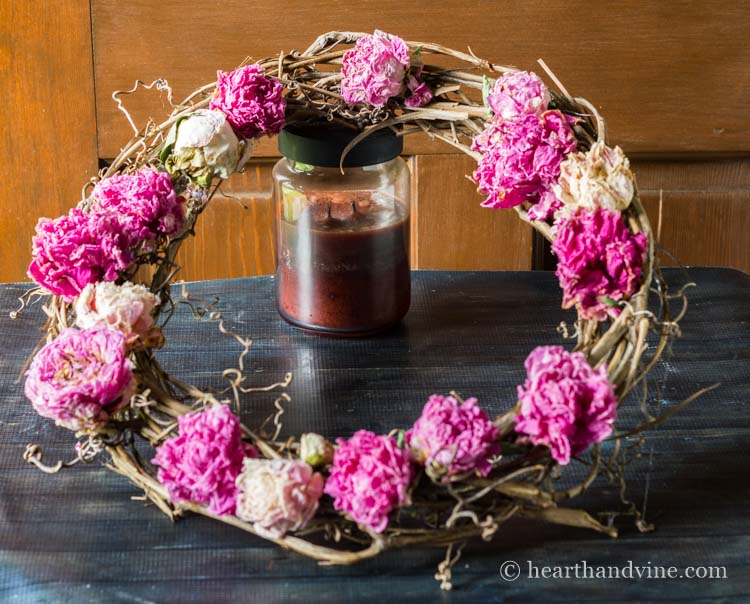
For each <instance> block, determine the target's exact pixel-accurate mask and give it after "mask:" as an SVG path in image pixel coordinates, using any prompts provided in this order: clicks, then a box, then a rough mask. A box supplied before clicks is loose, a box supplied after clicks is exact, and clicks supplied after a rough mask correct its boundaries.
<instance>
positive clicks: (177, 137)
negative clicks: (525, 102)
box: [161, 109, 252, 187]
mask: <svg viewBox="0 0 750 604" xmlns="http://www.w3.org/2000/svg"><path fill="white" fill-rule="evenodd" d="M251 153H252V143H251V142H250V141H240V140H239V139H238V138H237V135H236V134H235V133H234V130H232V127H231V126H230V125H229V122H228V121H227V117H226V115H224V114H223V113H222V112H221V111H217V110H213V109H198V110H196V111H195V112H194V113H192V114H191V115H189V116H188V117H186V118H185V119H182V120H180V121H179V122H177V123H176V124H175V125H174V126H172V128H171V129H170V131H169V133H168V134H167V140H166V142H165V144H164V150H163V151H162V157H161V159H162V161H163V162H164V165H165V166H166V167H167V170H168V171H169V172H170V173H171V172H175V171H177V170H181V171H183V172H184V173H185V174H187V175H188V177H189V178H190V179H191V180H192V181H194V182H196V183H197V184H199V185H201V186H204V187H206V186H208V185H209V184H210V183H211V180H213V178H215V177H218V178H229V176H230V175H231V174H232V173H233V172H236V171H238V170H241V169H242V167H243V166H244V165H245V163H247V161H248V160H249V159H250V155H251Z"/></svg>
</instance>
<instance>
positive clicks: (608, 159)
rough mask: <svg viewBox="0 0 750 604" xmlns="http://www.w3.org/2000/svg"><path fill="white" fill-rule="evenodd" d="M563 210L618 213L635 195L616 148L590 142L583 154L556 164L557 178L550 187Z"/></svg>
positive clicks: (631, 178) (627, 166) (627, 168)
mask: <svg viewBox="0 0 750 604" xmlns="http://www.w3.org/2000/svg"><path fill="white" fill-rule="evenodd" d="M552 189H553V190H554V191H555V193H556V195H557V197H559V198H560V200H562V202H563V203H564V204H565V206H566V210H568V209H569V210H571V211H575V210H576V209H577V208H585V209H587V210H593V209H594V208H606V209H607V210H612V211H615V212H622V211H624V210H626V209H627V208H628V206H629V205H630V202H631V201H632V200H633V195H634V194H635V177H634V176H633V172H631V170H630V162H629V161H628V158H627V157H625V153H623V151H622V149H620V147H615V148H614V149H613V148H611V147H607V145H605V144H604V143H602V142H597V143H594V144H593V145H592V146H591V149H589V150H588V151H587V152H586V153H571V154H570V155H568V157H567V158H566V159H565V160H564V161H563V162H562V163H561V164H560V178H559V179H558V181H557V183H555V184H554V185H552Z"/></svg>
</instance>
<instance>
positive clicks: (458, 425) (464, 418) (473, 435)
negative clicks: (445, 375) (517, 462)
mask: <svg viewBox="0 0 750 604" xmlns="http://www.w3.org/2000/svg"><path fill="white" fill-rule="evenodd" d="M498 438H499V433H498V431H497V428H495V426H493V425H492V422H491V421H490V420H489V418H488V417H487V414H486V413H485V412H484V411H482V409H480V408H479V407H478V406H477V399H475V398H470V399H467V400H466V401H464V402H463V403H459V402H458V401H457V400H456V399H455V398H453V397H452V396H440V395H438V394H433V395H432V396H431V397H430V399H429V400H428V401H427V404H426V405H425V406H424V409H422V415H421V416H420V418H419V419H418V420H417V421H416V423H415V424H414V427H413V428H412V429H411V430H409V431H408V432H407V433H406V441H407V443H408V444H409V447H410V449H411V452H412V455H413V456H414V458H415V459H416V460H417V461H418V462H420V463H422V464H424V465H426V466H430V467H431V468H432V470H433V471H434V472H435V473H436V474H437V475H444V476H446V478H447V477H449V476H453V475H456V474H463V473H466V472H477V473H478V474H480V475H481V476H486V475H487V474H488V473H489V471H490V470H491V469H492V464H491V463H490V457H492V456H493V455H495V454H497V453H498V452H499V451H500V444H499V443H498V442H497V441H498Z"/></svg>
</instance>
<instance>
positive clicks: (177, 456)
mask: <svg viewBox="0 0 750 604" xmlns="http://www.w3.org/2000/svg"><path fill="white" fill-rule="evenodd" d="M177 423H178V425H179V434H178V435H177V436H172V437H171V438H168V439H167V440H165V441H164V442H163V443H162V444H161V445H159V446H158V447H157V448H156V456H155V457H154V459H153V460H152V463H153V464H154V465H156V466H159V471H158V472H157V477H158V479H159V482H161V483H162V484H163V485H164V486H165V487H166V488H167V492H168V493H169V499H170V501H172V502H178V501H192V502H194V503H202V504H207V506H208V511H209V512H211V513H212V514H220V515H223V514H234V512H235V507H236V503H237V487H236V486H235V480H236V479H237V476H238V475H239V473H240V471H241V470H242V462H243V460H244V459H245V457H246V456H247V457H257V455H258V454H257V451H256V450H255V449H254V448H253V447H252V446H250V445H246V444H243V442H242V432H241V430H240V420H239V419H238V418H237V416H236V415H234V413H232V411H231V410H230V409H229V406H228V405H212V406H210V407H206V408H205V409H202V410H201V411H196V412H195V413H187V414H185V415H181V416H180V417H179V418H178V420H177Z"/></svg>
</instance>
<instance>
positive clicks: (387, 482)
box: [325, 430, 413, 533]
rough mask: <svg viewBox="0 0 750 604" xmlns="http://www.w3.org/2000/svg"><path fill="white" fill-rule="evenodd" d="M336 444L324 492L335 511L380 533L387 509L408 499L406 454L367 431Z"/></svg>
mask: <svg viewBox="0 0 750 604" xmlns="http://www.w3.org/2000/svg"><path fill="white" fill-rule="evenodd" d="M337 443H338V448H337V449H336V452H335V453H334V456H333V466H332V467H331V473H330V476H329V477H328V480H327V481H326V486H325V493H326V494H327V495H330V496H331V497H333V499H334V501H333V504H334V507H335V508H336V509H337V510H342V511H344V512H346V513H347V514H348V515H349V516H350V517H351V518H352V519H353V520H354V521H356V522H358V523H360V524H362V525H364V526H366V527H368V528H369V529H371V530H373V531H375V532H376V533H382V532H383V531H384V530H385V528H386V527H387V526H388V514H389V513H390V511H391V510H392V509H393V508H395V507H398V506H400V505H403V504H404V503H406V502H407V500H408V489H409V483H410V482H411V479H412V477H413V469H412V466H411V461H410V459H409V454H408V453H407V452H406V451H405V450H403V449H400V448H399V447H398V445H397V444H396V441H395V440H394V439H393V438H391V437H389V436H377V435H375V434H373V433H372V432H368V431H367V430H359V431H358V432H356V433H355V434H354V436H352V437H351V438H350V439H349V440H344V439H342V438H340V439H338V441H337Z"/></svg>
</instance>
